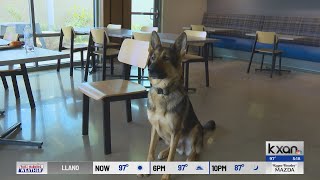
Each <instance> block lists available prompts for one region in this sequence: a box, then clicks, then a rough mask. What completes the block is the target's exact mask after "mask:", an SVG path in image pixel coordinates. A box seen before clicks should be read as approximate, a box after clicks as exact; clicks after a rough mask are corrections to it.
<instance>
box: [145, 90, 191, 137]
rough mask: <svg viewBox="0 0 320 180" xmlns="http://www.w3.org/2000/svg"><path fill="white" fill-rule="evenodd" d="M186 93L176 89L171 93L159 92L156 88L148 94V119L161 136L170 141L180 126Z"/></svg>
mask: <svg viewBox="0 0 320 180" xmlns="http://www.w3.org/2000/svg"><path fill="white" fill-rule="evenodd" d="M184 98H185V96H184V94H183V93H182V92H180V91H175V92H173V93H170V94H169V95H162V94H158V93H157V92H156V91H155V90H154V89H153V90H150V92H149V95H148V119H149V121H150V123H151V125H152V126H153V127H154V128H156V130H157V132H158V134H159V136H160V137H161V138H162V139H164V140H165V141H166V143H169V142H170V138H171V135H172V134H174V133H175V132H176V130H177V129H176V128H177V127H180V126H179V125H180V124H181V122H182V120H183V117H182V114H184V113H181V111H183V110H184V106H185V105H184V104H185V103H184V104H182V103H183V101H184Z"/></svg>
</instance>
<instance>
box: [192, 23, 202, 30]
mask: <svg viewBox="0 0 320 180" xmlns="http://www.w3.org/2000/svg"><path fill="white" fill-rule="evenodd" d="M191 30H192V31H204V25H195V24H191Z"/></svg>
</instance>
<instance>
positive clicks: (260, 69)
mask: <svg viewBox="0 0 320 180" xmlns="http://www.w3.org/2000/svg"><path fill="white" fill-rule="evenodd" d="M263 61H264V54H262V60H261V65H260V71H262V67H263Z"/></svg>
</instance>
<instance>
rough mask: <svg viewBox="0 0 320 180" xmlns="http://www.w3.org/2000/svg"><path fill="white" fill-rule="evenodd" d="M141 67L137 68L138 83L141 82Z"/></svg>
mask: <svg viewBox="0 0 320 180" xmlns="http://www.w3.org/2000/svg"><path fill="white" fill-rule="evenodd" d="M141 70H142V69H141V68H138V84H141Z"/></svg>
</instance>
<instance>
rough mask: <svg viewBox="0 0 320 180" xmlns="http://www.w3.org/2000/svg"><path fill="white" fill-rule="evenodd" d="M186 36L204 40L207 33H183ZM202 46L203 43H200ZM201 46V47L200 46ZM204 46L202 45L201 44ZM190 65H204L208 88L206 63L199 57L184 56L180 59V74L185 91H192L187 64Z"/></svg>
mask: <svg viewBox="0 0 320 180" xmlns="http://www.w3.org/2000/svg"><path fill="white" fill-rule="evenodd" d="M185 32H186V34H187V37H190V36H194V37H202V38H206V37H207V33H206V32H204V31H190V30H186V31H185ZM202 44H203V43H202ZM202 44H201V45H202ZM203 46H204V44H203ZM190 63H204V64H205V74H206V86H207V87H209V66H208V61H207V60H206V59H205V58H204V57H202V56H199V55H192V54H188V53H187V54H186V55H185V56H184V57H183V59H182V70H183V71H182V72H183V76H184V86H185V88H186V89H187V90H194V89H192V88H189V64H190Z"/></svg>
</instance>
